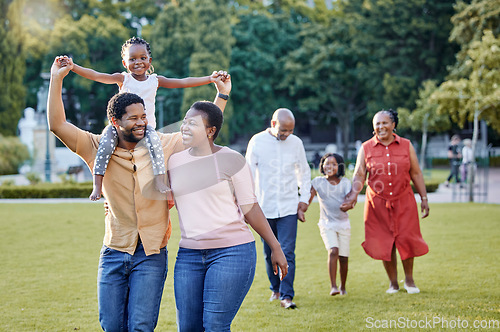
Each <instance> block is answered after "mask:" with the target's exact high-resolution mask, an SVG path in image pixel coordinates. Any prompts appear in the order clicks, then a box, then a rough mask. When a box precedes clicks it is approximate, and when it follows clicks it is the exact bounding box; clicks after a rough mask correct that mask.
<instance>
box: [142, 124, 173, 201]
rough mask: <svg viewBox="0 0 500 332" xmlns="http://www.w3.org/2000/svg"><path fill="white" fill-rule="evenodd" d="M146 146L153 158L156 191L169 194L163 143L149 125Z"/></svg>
mask: <svg viewBox="0 0 500 332" xmlns="http://www.w3.org/2000/svg"><path fill="white" fill-rule="evenodd" d="M146 146H147V148H148V151H149V156H150V157H151V165H153V174H154V176H155V186H156V189H157V190H158V191H159V192H161V193H167V192H169V191H170V187H169V186H168V185H167V184H166V182H165V181H166V177H165V157H164V156H163V150H162V146H161V141H160V138H159V137H158V134H157V133H156V130H154V128H153V127H151V126H149V125H148V126H147V127H146Z"/></svg>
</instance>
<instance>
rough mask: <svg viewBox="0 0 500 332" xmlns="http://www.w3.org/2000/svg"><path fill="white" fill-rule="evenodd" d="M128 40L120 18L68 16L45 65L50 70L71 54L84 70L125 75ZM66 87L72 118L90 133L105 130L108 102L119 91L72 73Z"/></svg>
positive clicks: (59, 24) (57, 31) (52, 40)
mask: <svg viewBox="0 0 500 332" xmlns="http://www.w3.org/2000/svg"><path fill="white" fill-rule="evenodd" d="M128 38H129V33H128V31H127V30H126V29H125V27H123V25H122V23H121V22H120V21H118V20H116V19H113V18H110V17H106V16H99V17H97V18H96V17H93V16H89V15H83V16H82V17H81V18H80V19H78V20H74V19H73V18H71V17H70V16H65V17H63V18H61V19H60V20H58V21H57V22H56V24H55V26H54V30H53V31H52V33H51V38H50V43H49V49H50V51H49V53H48V54H47V55H46V56H45V64H46V66H47V68H48V66H49V65H51V64H52V62H53V60H54V57H55V56H57V55H60V54H68V55H70V56H72V57H73V60H74V61H75V63H77V64H79V65H82V66H84V67H89V68H92V69H95V70H97V71H99V72H104V73H115V72H121V71H123V70H124V68H123V66H122V63H121V46H122V44H123V42H124V41H125V40H127V39H128ZM64 88H65V97H66V104H65V107H66V114H67V117H68V119H69V120H70V121H72V122H73V123H75V124H76V125H77V126H78V127H80V128H83V129H86V130H92V131H95V132H97V131H100V130H102V128H103V127H104V126H105V121H106V105H107V102H108V100H109V98H111V96H112V95H113V94H115V93H117V92H118V87H117V86H115V85H106V84H102V83H98V82H94V81H91V80H87V79H85V78H83V77H81V76H78V75H76V74H74V73H70V74H69V75H68V77H67V78H66V79H65V80H64Z"/></svg>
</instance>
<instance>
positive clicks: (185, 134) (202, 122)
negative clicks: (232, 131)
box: [181, 108, 215, 148]
mask: <svg viewBox="0 0 500 332" xmlns="http://www.w3.org/2000/svg"><path fill="white" fill-rule="evenodd" d="M214 128H215V127H209V126H208V124H207V120H206V119H205V116H204V113H202V112H200V111H197V110H195V109H192V108H191V109H189V111H188V112H187V113H186V116H185V117H184V120H182V125H181V134H182V144H184V146H187V147H194V148H196V147H201V146H202V145H204V144H207V143H208V142H209V139H208V137H209V136H211V135H213V132H214V131H215V130H214Z"/></svg>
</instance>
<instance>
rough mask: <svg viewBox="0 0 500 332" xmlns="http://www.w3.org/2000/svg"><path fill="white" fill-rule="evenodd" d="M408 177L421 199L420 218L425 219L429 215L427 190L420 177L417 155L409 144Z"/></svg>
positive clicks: (421, 176) (422, 178) (422, 177)
mask: <svg viewBox="0 0 500 332" xmlns="http://www.w3.org/2000/svg"><path fill="white" fill-rule="evenodd" d="M410 177H411V180H412V181H413V185H414V186H415V188H416V189H417V192H418V194H419V195H420V198H421V199H422V203H421V204H420V210H421V212H422V218H425V217H427V216H428V215H429V210H430V209H429V202H428V200H427V189H426V188H425V182H424V176H423V175H422V171H421V170H420V166H419V165H418V158H417V153H416V152H415V148H414V147H413V145H412V144H411V143H410Z"/></svg>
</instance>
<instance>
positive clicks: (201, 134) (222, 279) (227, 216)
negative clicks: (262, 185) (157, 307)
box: [168, 101, 288, 331]
mask: <svg viewBox="0 0 500 332" xmlns="http://www.w3.org/2000/svg"><path fill="white" fill-rule="evenodd" d="M222 122H223V116H222V112H221V110H220V109H219V107H217V105H215V104H214V103H211V102H208V101H202V102H196V103H194V104H193V105H192V106H191V108H190V109H189V111H188V112H187V113H186V116H185V117H184V120H183V123H182V126H181V134H182V141H183V144H184V145H185V146H186V147H187V148H188V149H187V150H184V151H182V152H179V153H176V154H174V155H172V156H171V157H170V159H169V162H168V173H169V177H170V183H171V187H172V191H173V194H174V199H175V205H176V207H177V210H178V212H179V225H180V229H181V240H180V243H179V251H178V254H177V260H176V263H175V270H174V289H175V302H176V307H177V325H178V330H179V331H203V330H206V331H230V329H231V322H232V320H233V319H234V317H235V315H236V313H237V312H238V309H239V308H240V306H241V303H242V302H243V299H244V298H245V296H246V294H247V292H248V290H249V289H250V286H251V284H252V281H253V278H254V274H255V264H256V250H255V240H254V238H253V235H252V232H251V231H250V229H249V228H248V226H247V223H248V224H250V225H251V226H252V228H253V229H254V230H255V231H256V232H257V233H258V234H259V235H260V236H262V238H263V239H264V240H265V241H266V242H267V243H268V244H269V246H270V247H271V248H272V261H273V267H274V272H275V273H276V274H277V273H278V267H279V269H280V270H281V277H284V276H285V275H286V274H287V272H288V266H287V262H286V258H285V256H284V254H283V251H282V250H281V247H280V244H279V243H278V241H277V240H276V238H275V237H274V234H273V232H272V231H271V228H270V227H269V223H268V222H267V220H266V218H265V216H264V214H263V213H262V210H261V209H260V206H259V205H258V203H257V199H256V197H255V194H254V187H253V180H252V175H251V172H250V168H249V167H248V165H247V163H246V161H245V158H244V157H243V156H241V155H240V154H239V153H238V152H236V151H234V150H231V149H229V148H227V147H222V146H218V145H215V144H214V140H215V138H217V135H218V133H219V131H220V128H221V126H222Z"/></svg>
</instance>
